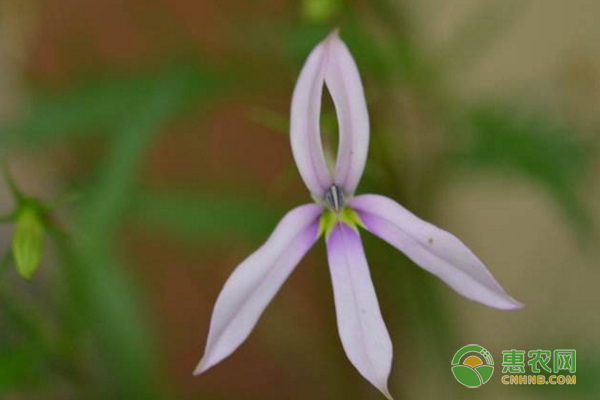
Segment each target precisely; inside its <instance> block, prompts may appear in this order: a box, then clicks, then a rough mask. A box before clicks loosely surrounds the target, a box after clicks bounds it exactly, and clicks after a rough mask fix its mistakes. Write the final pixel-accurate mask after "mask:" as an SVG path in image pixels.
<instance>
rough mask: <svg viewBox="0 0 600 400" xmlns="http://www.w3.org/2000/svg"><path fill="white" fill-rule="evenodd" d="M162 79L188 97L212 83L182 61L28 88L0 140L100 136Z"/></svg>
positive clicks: (40, 141)
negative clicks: (25, 101) (65, 85)
mask: <svg viewBox="0 0 600 400" xmlns="http://www.w3.org/2000/svg"><path fill="white" fill-rule="evenodd" d="M167 81H168V82H171V83H175V84H177V85H184V86H185V87H186V92H185V96H186V97H187V98H188V100H193V99H194V98H195V97H196V96H197V95H198V94H199V92H203V91H205V90H206V89H207V87H208V86H216V85H215V83H214V82H216V79H215V78H214V77H211V76H210V75H208V74H207V73H206V72H205V71H204V70H202V69H201V68H199V67H198V66H196V65H194V64H187V65H173V66H170V67H167V68H163V69H161V70H159V71H158V72H154V73H138V74H136V75H134V76H126V75H125V76H118V75H117V76H113V77H97V76H95V77H89V78H87V79H86V80H85V81H82V82H79V83H77V84H74V85H73V86H71V87H68V88H65V89H62V90H60V91H48V90H39V91H34V92H33V93H32V94H31V100H30V101H29V103H28V104H26V105H25V111H24V113H23V115H22V116H21V117H20V118H19V119H17V120H15V121H12V122H11V123H9V124H8V125H6V126H0V132H2V135H0V144H2V145H3V146H7V145H10V146H15V145H19V146H43V145H46V144H47V143H49V142H57V141H64V140H72V139H81V138H86V137H89V136H91V135H96V136H105V135H107V134H109V133H110V132H113V131H114V130H115V128H116V127H117V128H118V126H119V125H121V124H122V122H123V120H124V119H125V118H127V117H128V116H129V115H131V114H135V113H137V110H138V108H139V104H141V103H143V102H144V101H145V100H146V99H147V98H148V97H149V96H152V95H153V93H155V91H156V88H157V86H160V85H162V84H164V83H165V82H167ZM177 81H179V83H176V82H177Z"/></svg>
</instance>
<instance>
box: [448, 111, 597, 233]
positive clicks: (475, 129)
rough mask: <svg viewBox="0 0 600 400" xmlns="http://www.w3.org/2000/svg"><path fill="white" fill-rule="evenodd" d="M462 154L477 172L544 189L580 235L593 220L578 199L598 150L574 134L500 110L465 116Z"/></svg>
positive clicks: (535, 117) (541, 119)
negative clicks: (494, 173) (503, 175)
mask: <svg viewBox="0 0 600 400" xmlns="http://www.w3.org/2000/svg"><path fill="white" fill-rule="evenodd" d="M465 119H466V123H465V125H466V127H467V129H466V132H467V134H468V136H467V137H466V138H465V140H464V143H465V146H464V149H462V150H459V156H458V159H459V160H460V161H462V162H464V163H466V164H467V165H469V166H470V167H471V168H473V169H474V170H483V169H488V170H495V171H498V172H500V173H513V174H515V175H518V176H521V177H524V178H525V179H528V180H530V181H532V182H533V183H535V184H537V185H540V186H541V187H542V188H543V189H544V190H546V191H547V193H548V194H549V195H550V196H552V197H553V198H554V199H555V200H556V201H557V202H558V203H559V204H560V206H561V207H562V208H563V210H564V211H565V214H566V215H567V216H568V217H569V218H570V220H571V221H572V222H573V223H574V224H575V227H576V228H577V229H581V230H582V233H585V234H589V233H590V230H591V228H592V227H591V221H592V219H591V217H590V215H589V212H588V210H587V206H586V204H585V202H584V201H583V200H582V199H581V198H580V195H579V194H578V192H579V189H578V185H579V183H580V182H582V181H584V180H585V178H586V172H587V171H588V170H589V168H590V166H591V161H592V156H593V154H594V147H593V144H592V143H586V141H584V140H583V139H578V137H577V136H576V135H575V134H574V130H573V129H572V128H568V127H565V126H561V125H560V124H558V123H553V122H552V121H551V119H549V118H547V117H543V116H539V115H529V114H524V113H522V112H519V111H518V110H514V109H511V108H507V107H501V106H500V107H499V106H497V105H495V106H490V107H486V108H483V107H482V108H479V109H477V110H474V111H472V112H470V113H468V114H466V118H465Z"/></svg>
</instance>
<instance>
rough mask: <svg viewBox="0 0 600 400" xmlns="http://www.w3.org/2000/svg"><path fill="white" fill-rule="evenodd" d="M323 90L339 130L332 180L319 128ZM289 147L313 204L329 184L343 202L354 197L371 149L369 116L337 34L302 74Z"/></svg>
mask: <svg viewBox="0 0 600 400" xmlns="http://www.w3.org/2000/svg"><path fill="white" fill-rule="evenodd" d="M324 84H326V85H327V88H328V89H329V93H330V94H331V97H332V99H333V102H334V105H335V109H336V113H337V119H338V125H339V146H338V153H337V161H336V166H335V175H334V178H333V179H332V178H331V174H330V173H329V170H328V169H327V164H326V162H325V157H324V155H323V145H322V142H321V133H320V125H319V120H320V114H321V97H322V94H323V85H324ZM291 142H292V151H293V153H294V159H295V161H296V165H297V166H298V169H299V170H300V175H302V178H303V179H304V182H305V183H306V186H308V189H309V190H310V191H311V192H312V193H313V194H314V195H315V196H316V197H317V198H320V199H322V198H323V195H324V193H325V191H326V190H327V189H328V188H329V187H330V186H331V185H332V184H333V183H335V184H336V185H337V186H338V187H340V188H342V189H343V190H344V193H345V194H346V195H347V196H350V195H352V194H354V191H355V190H356V187H357V186H358V182H359V181H360V178H361V176H362V173H363V170H364V167H365V162H366V159H367V152H368V149H369V115H368V112H367V104H366V101H365V95H364V90H363V86H362V82H361V79H360V74H359V72H358V68H357V66H356V63H355V62H354V59H353V58H352V55H351V54H350V52H349V51H348V48H347V47H346V45H345V44H344V42H342V40H341V39H340V38H339V36H338V34H337V31H334V32H333V33H332V34H330V35H329V36H328V37H327V38H326V39H325V40H324V41H322V42H321V43H319V44H318V45H317V47H315V49H314V50H313V51H312V53H311V54H310V55H309V57H308V60H307V61H306V63H305V65H304V67H303V69H302V71H301V73H300V77H299V78H298V82H297V83H296V88H295V90H294V96H293V98H292V112H291Z"/></svg>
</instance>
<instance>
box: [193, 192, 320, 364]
mask: <svg viewBox="0 0 600 400" xmlns="http://www.w3.org/2000/svg"><path fill="white" fill-rule="evenodd" d="M321 212H322V208H321V207H320V206H318V205H316V204H308V205H303V206H300V207H297V208H295V209H293V210H292V211H290V212H289V213H288V214H287V215H286V216H285V217H284V218H283V219H282V220H281V222H280V223H279V225H277V228H275V231H274V232H273V233H272V234H271V236H270V237H269V239H268V240H267V242H266V243H265V244H264V245H263V246H262V247H260V248H259V249H258V250H257V251H256V252H254V253H253V254H252V255H250V257H248V258H247V259H246V260H244V261H243V262H242V263H241V264H240V265H239V266H238V267H237V268H236V269H235V271H234V272H233V274H231V276H230V277H229V279H228V280H227V282H226V283H225V286H224V287H223V290H222V291H221V293H220V294H219V297H218V299H217V302H216V304H215V308H214V310H213V314H212V318H211V321H210V329H209V332H208V340H207V343H206V349H205V351H204V357H203V358H202V360H201V361H200V363H199V365H198V367H197V368H196V370H195V372H194V374H196V375H197V374H200V373H202V372H204V371H206V370H207V369H208V368H210V367H212V366H213V365H215V364H217V363H218V362H220V361H221V360H223V359H224V358H225V357H227V356H229V355H230V354H231V353H233V351H234V350H235V349H237V348H238V346H239V345H240V344H242V342H243V341H244V340H246V338H247V337H248V335H249V334H250V332H251V331H252V329H253V328H254V325H256V323H257V321H258V319H259V318H260V316H261V314H262V312H263V311H264V309H265V308H266V307H267V305H268V304H269V303H270V302H271V300H272V299H273V297H274V296H275V294H276V293H277V292H278V291H279V288H280V287H281V285H283V283H284V282H285V280H286V279H287V277H288V276H289V275H290V274H291V273H292V271H293V270H294V267H295V266H296V265H297V264H298V262H299V261H300V260H301V259H302V257H304V255H305V254H306V252H307V251H308V250H309V249H310V248H311V247H312V246H313V245H314V243H315V241H316V240H317V238H318V235H319V233H318V232H319V217H320V215H321Z"/></svg>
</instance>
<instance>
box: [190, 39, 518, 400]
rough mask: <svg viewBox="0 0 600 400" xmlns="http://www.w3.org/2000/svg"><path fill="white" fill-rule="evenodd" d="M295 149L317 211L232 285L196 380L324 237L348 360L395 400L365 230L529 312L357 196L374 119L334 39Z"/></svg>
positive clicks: (308, 93) (277, 238)
mask: <svg viewBox="0 0 600 400" xmlns="http://www.w3.org/2000/svg"><path fill="white" fill-rule="evenodd" d="M324 85H327V88H328V89H329V92H330V94H331V97H332V99H333V102H334V105H335V109H336V113H337V117H338V125H339V145H338V154H337V160H336V165H335V171H334V173H333V174H331V173H330V171H329V170H328V168H327V164H326V162H325V157H324V153H323V147H322V143H321V136H320V130H319V117H320V112H321V96H322V92H323V86H324ZM291 144H292V151H293V154H294V159H295V161H296V165H297V166H298V170H299V171H300V175H301V176H302V178H303V180H304V182H305V184H306V186H307V187H308V189H309V191H310V192H311V194H312V196H313V199H314V200H315V202H314V203H313V204H306V205H302V206H299V207H297V208H294V209H293V210H292V211H290V212H289V213H288V214H287V215H285V217H283V219H282V220H281V222H279V224H278V225H277V227H276V228H275V231H274V232H273V233H272V234H271V236H270V237H269V239H268V240H267V242H266V243H265V244H264V245H263V246H262V247H260V248H259V249H258V250H257V251H256V252H254V253H253V254H252V255H250V256H249V257H248V258H247V259H246V260H244V261H243V262H242V263H241V264H240V265H239V266H238V267H237V268H236V269H235V271H234V272H233V274H232V275H231V276H230V277H229V279H228V280H227V282H226V283H225V286H224V287H223V290H222V291H221V293H220V294H219V297H218V299H217V302H216V304H215V308H214V311H213V314H212V319H211V323H210V329H209V333H208V340H207V344H206V349H205V352H204V357H203V358H202V360H201V361H200V363H199V365H198V367H197V368H196V370H195V374H200V373H202V372H204V371H206V370H207V369H209V368H210V367H212V366H214V365H215V364H217V363H218V362H220V361H221V360H223V359H224V358H225V357H227V356H229V355H230V354H231V353H232V352H233V351H234V350H235V349H236V348H237V347H238V346H240V344H241V343H242V342H243V341H244V340H246V338H247V337H248V335H249V334H250V332H251V331H252V329H253V328H254V326H255V325H256V323H257V321H258V319H259V318H260V316H261V314H262V313H263V311H264V309H265V308H266V307H267V305H268V304H269V303H270V301H271V300H272V299H273V297H274V296H275V294H276V293H277V291H278V290H279V288H280V287H281V285H282V284H283V283H284V282H285V280H286V279H287V278H288V276H289V275H290V274H291V273H292V271H293V270H294V268H295V267H296V265H297V264H298V263H299V262H300V260H301V259H302V257H304V255H305V254H306V253H307V252H308V250H309V249H310V248H311V247H312V246H313V245H314V244H315V242H316V241H317V239H318V238H319V237H320V236H322V235H324V236H325V238H326V245H327V254H328V261H329V270H330V273H331V280H332V283H333V294H334V300H335V308H336V316H337V325H338V332H339V336H340V338H341V341H342V345H343V347H344V350H345V352H346V355H347V356H348V358H349V359H350V361H351V362H352V364H353V365H354V366H355V367H356V369H357V370H358V371H359V372H360V373H361V374H362V376H363V377H365V378H366V379H367V380H368V381H369V382H371V383H372V384H373V385H374V386H375V387H377V388H378V389H379V390H380V391H381V392H382V393H383V394H384V395H385V396H386V397H387V398H390V399H391V396H390V394H389V391H388V388H387V380H388V376H389V374H390V369H391V365H392V342H391V340H390V336H389V334H388V332H387V329H386V327H385V323H384V321H383V318H382V316H381V311H380V310H379V304H378V302H377V297H376V295H375V289H374V287H373V283H372V281H371V276H370V273H369V266H368V263H367V259H366V257H365V253H364V250H363V247H362V243H361V239H360V235H359V231H358V228H359V227H361V228H364V229H366V230H367V231H369V232H371V233H372V234H374V235H376V236H379V237H380V238H381V239H383V240H385V241H386V242H388V243H389V244H391V245H392V246H394V247H396V248H397V249H398V250H400V251H402V252H403V253H404V254H406V255H407V256H408V257H409V258H410V259H412V260H413V261H414V262H415V263H416V264H417V265H419V266H421V267H422V268H424V269H425V270H427V271H429V272H431V273H432V274H434V275H436V276H437V277H438V278H440V279H441V280H443V281H444V282H446V283H447V284H448V285H449V286H450V287H451V288H452V289H454V290H455V291H457V292H458V293H460V294H462V295H463V296H465V297H467V298H469V299H471V300H475V301H477V302H480V303H482V304H484V305H487V306H490V307H494V308H499V309H505V310H509V309H516V308H520V307H522V304H521V303H519V302H517V301H516V300H514V299H513V298H511V297H510V296H509V295H508V294H507V293H506V292H505V291H504V289H503V288H502V287H501V286H500V285H499V284H498V283H497V282H496V280H495V279H494V277H493V276H492V275H491V273H490V272H489V271H488V270H487V268H486V267H485V266H484V265H483V263H482V262H481V261H480V260H479V259H478V258H477V257H476V256H475V255H474V254H473V253H472V252H471V251H470V250H469V249H468V248H467V247H466V246H465V245H464V244H463V243H462V242H461V241H460V240H459V239H457V238H456V237H455V236H453V235H452V234H450V233H448V232H446V231H444V230H442V229H439V228H437V227H435V226H434V225H432V224H430V223H428V222H425V221H423V220H421V219H419V218H418V217H417V216H415V215H413V214H412V213H411V212H410V211H408V210H406V209H405V208H403V207H402V206H401V205H399V204H398V203H396V202H395V201H393V200H391V199H389V198H387V197H384V196H380V195H375V194H365V195H358V196H355V195H354V192H355V190H356V187H357V186H358V183H359V180H360V178H361V175H362V173H363V169H364V166H365V162H366V158H367V151H368V146H369V116H368V113H367V106H366V102H365V96H364V92H363V87H362V83H361V79H360V76H359V72H358V68H357V66H356V63H355V62H354V59H353V58H352V55H351V54H350V52H349V51H348V48H347V47H346V45H345V44H344V43H343V42H342V41H341V39H340V38H339V36H338V34H337V31H336V32H333V33H332V34H330V35H329V36H328V37H327V38H326V39H325V40H324V41H323V42H321V43H320V44H319V45H317V47H316V48H315V49H314V50H313V51H312V53H311V54H310V55H309V57H308V59H307V61H306V63H305V65H304V67H303V69H302V71H301V73H300V77H299V78H298V82H297V83H296V88H295V90H294V95H293V99H292V110H291Z"/></svg>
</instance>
